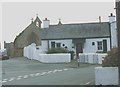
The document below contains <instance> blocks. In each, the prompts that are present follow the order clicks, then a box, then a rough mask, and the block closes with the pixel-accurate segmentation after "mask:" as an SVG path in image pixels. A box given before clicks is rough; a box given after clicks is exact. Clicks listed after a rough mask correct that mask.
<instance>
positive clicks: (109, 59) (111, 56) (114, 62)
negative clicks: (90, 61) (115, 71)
mask: <svg viewBox="0 0 120 87" xmlns="http://www.w3.org/2000/svg"><path fill="white" fill-rule="evenodd" d="M116 66H118V49H117V48H113V49H111V51H109V52H108V55H107V56H106V57H105V58H104V61H103V67H116Z"/></svg>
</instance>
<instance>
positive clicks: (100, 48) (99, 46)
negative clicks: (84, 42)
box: [97, 41, 103, 50]
mask: <svg viewBox="0 0 120 87" xmlns="http://www.w3.org/2000/svg"><path fill="white" fill-rule="evenodd" d="M97 45H98V50H102V49H103V47H102V41H98V42H97Z"/></svg>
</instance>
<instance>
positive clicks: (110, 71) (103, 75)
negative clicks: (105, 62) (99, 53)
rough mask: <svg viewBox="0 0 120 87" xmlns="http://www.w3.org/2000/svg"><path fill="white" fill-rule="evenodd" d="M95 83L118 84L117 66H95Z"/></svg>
mask: <svg viewBox="0 0 120 87" xmlns="http://www.w3.org/2000/svg"><path fill="white" fill-rule="evenodd" d="M95 84H96V85H118V84H119V71H118V67H96V68H95Z"/></svg>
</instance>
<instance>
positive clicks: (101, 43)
mask: <svg viewBox="0 0 120 87" xmlns="http://www.w3.org/2000/svg"><path fill="white" fill-rule="evenodd" d="M98 43H101V47H102V49H98V47H99V44H98ZM97 50H98V51H103V42H102V41H97Z"/></svg>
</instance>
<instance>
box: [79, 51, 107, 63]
mask: <svg viewBox="0 0 120 87" xmlns="http://www.w3.org/2000/svg"><path fill="white" fill-rule="evenodd" d="M106 55H107V54H106V53H80V54H79V58H80V62H81V63H90V64H102V60H103V57H105V56H106Z"/></svg>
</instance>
